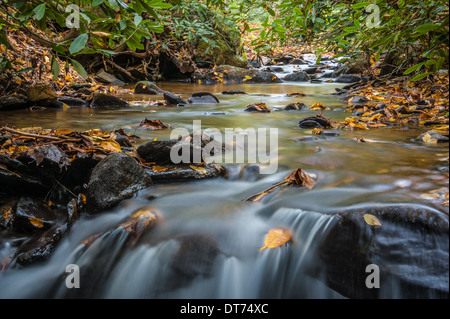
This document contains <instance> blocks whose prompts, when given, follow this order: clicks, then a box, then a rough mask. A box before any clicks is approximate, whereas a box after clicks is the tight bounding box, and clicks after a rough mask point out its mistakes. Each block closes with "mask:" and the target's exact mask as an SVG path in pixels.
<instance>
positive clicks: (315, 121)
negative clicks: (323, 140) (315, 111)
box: [298, 115, 332, 129]
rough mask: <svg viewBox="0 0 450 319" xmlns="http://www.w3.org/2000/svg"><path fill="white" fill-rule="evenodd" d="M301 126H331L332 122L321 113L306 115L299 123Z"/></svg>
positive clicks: (305, 127)
mask: <svg viewBox="0 0 450 319" xmlns="http://www.w3.org/2000/svg"><path fill="white" fill-rule="evenodd" d="M298 127H299V128H304V129H311V128H321V129H323V128H331V127H332V126H331V122H330V121H329V120H328V119H326V118H325V117H323V116H321V115H316V116H309V117H305V118H303V119H302V120H300V122H299V123H298Z"/></svg>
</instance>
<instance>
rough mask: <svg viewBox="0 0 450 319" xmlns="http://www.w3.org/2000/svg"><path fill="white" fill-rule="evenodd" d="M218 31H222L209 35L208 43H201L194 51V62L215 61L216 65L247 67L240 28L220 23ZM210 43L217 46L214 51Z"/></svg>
mask: <svg viewBox="0 0 450 319" xmlns="http://www.w3.org/2000/svg"><path fill="white" fill-rule="evenodd" d="M216 29H217V30H221V31H220V32H214V33H213V34H211V35H208V38H209V41H208V42H206V41H199V43H198V44H197V46H196V47H195V49H194V60H195V61H200V62H201V61H214V64H215V65H223V64H228V65H233V66H236V67H246V66H247V63H248V58H247V54H246V53H245V48H244V43H243V41H242V36H241V33H240V32H239V30H238V28H236V27H232V26H229V25H227V24H226V23H223V22H219V24H218V25H217V28H216ZM209 43H214V44H215V46H214V48H213V49H211V47H210V44H209ZM203 67H205V66H203ZM206 67H207V65H206Z"/></svg>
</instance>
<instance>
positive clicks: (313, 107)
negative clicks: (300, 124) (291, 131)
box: [309, 103, 327, 110]
mask: <svg viewBox="0 0 450 319" xmlns="http://www.w3.org/2000/svg"><path fill="white" fill-rule="evenodd" d="M309 109H310V110H326V109H327V107H326V106H325V105H323V104H322V103H314V104H313V105H311V107H310V108H309Z"/></svg>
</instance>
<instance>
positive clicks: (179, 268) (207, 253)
mask: <svg viewBox="0 0 450 319" xmlns="http://www.w3.org/2000/svg"><path fill="white" fill-rule="evenodd" d="M175 240H176V241H177V242H178V244H179V246H178V249H177V251H176V252H175V254H174V256H173V259H172V261H171V264H170V267H171V269H172V270H174V271H175V272H176V273H177V274H178V275H179V276H181V277H182V278H183V279H193V278H195V277H196V276H200V275H201V276H209V275H211V273H212V270H213V266H214V262H215V259H216V257H217V256H218V255H219V253H220V250H219V247H218V245H217V243H216V241H215V239H214V237H212V236H211V235H209V234H186V235H180V236H177V237H176V238H175Z"/></svg>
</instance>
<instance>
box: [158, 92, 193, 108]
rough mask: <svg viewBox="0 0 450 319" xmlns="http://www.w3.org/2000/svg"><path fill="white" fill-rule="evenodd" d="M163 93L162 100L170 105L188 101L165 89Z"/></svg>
mask: <svg viewBox="0 0 450 319" xmlns="http://www.w3.org/2000/svg"><path fill="white" fill-rule="evenodd" d="M163 95H164V100H165V101H166V103H167V104H170V105H179V104H188V102H186V101H185V100H183V98H181V97H179V96H178V95H176V94H173V93H171V92H169V91H165V92H164V93H163Z"/></svg>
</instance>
